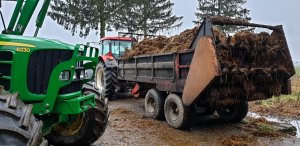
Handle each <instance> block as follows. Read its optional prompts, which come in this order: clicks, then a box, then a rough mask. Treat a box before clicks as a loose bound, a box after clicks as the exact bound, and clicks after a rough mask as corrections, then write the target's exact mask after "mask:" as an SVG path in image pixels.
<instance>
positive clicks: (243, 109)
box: [217, 101, 248, 123]
mask: <svg viewBox="0 0 300 146" xmlns="http://www.w3.org/2000/svg"><path fill="white" fill-rule="evenodd" d="M217 113H218V115H219V116H220V118H221V119H222V120H224V121H226V122H233V123H237V122H240V121H242V120H243V119H244V118H245V117H246V116H247V113H248V102H247V101H243V102H241V103H239V104H235V105H228V106H225V107H223V108H220V109H219V110H217Z"/></svg>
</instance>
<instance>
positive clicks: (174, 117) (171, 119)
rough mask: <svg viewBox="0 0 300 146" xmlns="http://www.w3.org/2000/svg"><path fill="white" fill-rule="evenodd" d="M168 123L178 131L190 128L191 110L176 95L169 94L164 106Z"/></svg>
mask: <svg viewBox="0 0 300 146" xmlns="http://www.w3.org/2000/svg"><path fill="white" fill-rule="evenodd" d="M164 113H165V118H166V121H167V123H168V124H169V125H170V126H171V127H173V128H176V129H185V128H188V117H189V109H188V107H186V106H184V105H183V103H182V100H181V98H180V97H179V96H178V95H176V94H169V95H168V97H167V99H166V101H165V106H164Z"/></svg>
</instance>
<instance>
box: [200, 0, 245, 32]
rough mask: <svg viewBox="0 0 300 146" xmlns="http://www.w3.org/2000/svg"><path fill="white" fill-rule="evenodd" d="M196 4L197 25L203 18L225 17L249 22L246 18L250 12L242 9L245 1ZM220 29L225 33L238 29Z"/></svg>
mask: <svg viewBox="0 0 300 146" xmlns="http://www.w3.org/2000/svg"><path fill="white" fill-rule="evenodd" d="M198 2H199V5H198V8H197V11H198V12H196V13H195V15H196V17H197V20H196V21H194V23H195V24H199V23H200V22H201V21H202V20H203V18H204V17H205V16H226V17H230V18H234V19H245V20H247V21H250V20H251V18H250V17H249V16H248V15H249V12H250V10H248V9H247V8H245V7H243V5H244V4H245V3H246V2H247V0H198ZM221 29H222V30H223V31H225V32H233V31H235V30H237V29H238V28H237V27H228V26H227V27H226V26H225V27H221Z"/></svg>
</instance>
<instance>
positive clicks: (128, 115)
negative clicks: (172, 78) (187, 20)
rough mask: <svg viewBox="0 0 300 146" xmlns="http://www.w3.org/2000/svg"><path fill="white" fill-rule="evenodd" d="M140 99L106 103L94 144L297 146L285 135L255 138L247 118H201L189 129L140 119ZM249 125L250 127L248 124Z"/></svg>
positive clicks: (253, 128) (141, 108)
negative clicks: (106, 122)
mask: <svg viewBox="0 0 300 146" xmlns="http://www.w3.org/2000/svg"><path fill="white" fill-rule="evenodd" d="M143 102H144V101H143V99H141V98H139V99H137V98H128V99H119V100H115V101H112V102H110V110H111V115H110V119H109V121H110V123H109V126H108V127H107V129H106V132H105V133H104V134H103V136H102V137H101V138H100V139H99V140H98V141H96V142H95V143H94V145H217V146H218V145H230V144H233V145H272V146H273V145H300V139H296V138H295V137H294V136H290V135H288V134H284V133H281V134H275V135H273V134H270V135H257V127H253V124H251V122H249V121H251V119H250V120H249V119H246V120H244V121H243V122H242V123H239V124H224V123H223V122H222V121H220V120H219V119H218V118H217V117H213V116H211V117H203V118H201V119H199V120H197V122H196V124H195V126H194V127H193V128H192V129H189V130H175V129H173V128H170V127H169V126H168V125H167V123H166V122H165V121H156V120H151V119H147V118H145V117H144V108H143ZM249 123H250V124H249Z"/></svg>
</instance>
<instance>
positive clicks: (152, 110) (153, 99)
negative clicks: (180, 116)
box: [145, 89, 165, 120]
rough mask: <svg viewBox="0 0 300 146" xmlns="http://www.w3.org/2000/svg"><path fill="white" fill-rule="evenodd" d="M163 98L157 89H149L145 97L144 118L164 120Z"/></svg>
mask: <svg viewBox="0 0 300 146" xmlns="http://www.w3.org/2000/svg"><path fill="white" fill-rule="evenodd" d="M164 102H165V97H163V95H162V93H161V92H160V91H158V90H157V89H150V90H149V91H148V92H147V94H146V97H145V111H146V116H147V117H149V118H152V119H158V120H161V119H163V118H164Z"/></svg>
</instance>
